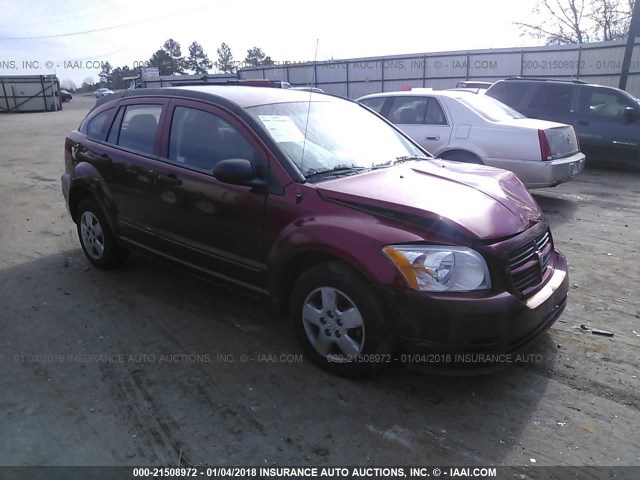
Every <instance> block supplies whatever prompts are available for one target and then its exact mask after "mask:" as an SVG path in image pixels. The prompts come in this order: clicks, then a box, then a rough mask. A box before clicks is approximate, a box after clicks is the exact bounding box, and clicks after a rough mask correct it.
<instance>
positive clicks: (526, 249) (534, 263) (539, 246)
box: [509, 230, 553, 294]
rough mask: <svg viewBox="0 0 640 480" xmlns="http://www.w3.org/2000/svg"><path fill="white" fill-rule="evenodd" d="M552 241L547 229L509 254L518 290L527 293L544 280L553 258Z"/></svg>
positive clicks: (512, 273) (512, 275) (513, 280)
mask: <svg viewBox="0 0 640 480" xmlns="http://www.w3.org/2000/svg"><path fill="white" fill-rule="evenodd" d="M551 243H552V242H551V236H550V235H549V231H548V230H547V231H546V232H544V233H542V234H541V235H539V236H538V237H536V238H535V240H532V241H531V242H530V243H529V244H527V245H524V246H522V247H520V248H518V249H517V250H514V251H513V252H512V253H511V255H509V268H510V270H511V280H512V282H513V286H514V288H515V289H516V290H517V291H518V292H520V293H522V294H526V293H528V291H529V290H531V289H532V288H535V287H536V286H537V285H538V284H540V283H541V282H542V279H543V278H544V274H545V272H546V270H547V267H548V266H549V259H550V258H551V251H552V249H553V246H552V244H551Z"/></svg>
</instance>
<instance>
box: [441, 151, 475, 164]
mask: <svg viewBox="0 0 640 480" xmlns="http://www.w3.org/2000/svg"><path fill="white" fill-rule="evenodd" d="M440 158H443V159H445V160H453V161H454V162H463V163H475V164H477V165H483V163H482V160H480V157H478V156H477V155H475V154H473V153H471V152H464V151H462V150H452V151H450V152H444V153H442V155H440Z"/></svg>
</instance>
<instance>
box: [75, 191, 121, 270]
mask: <svg viewBox="0 0 640 480" xmlns="http://www.w3.org/2000/svg"><path fill="white" fill-rule="evenodd" d="M77 218H78V225H77V227H78V237H79V239H80V245H81V246H82V250H83V251H84V254H85V255H86V257H87V258H88V259H89V261H90V262H91V263H92V264H93V265H95V266H96V267H98V268H102V269H105V270H110V269H114V268H117V267H119V266H120V265H122V263H123V262H124V261H125V260H126V259H127V256H128V253H129V252H128V251H127V250H125V249H124V248H121V247H120V246H119V245H118V244H117V242H116V239H115V237H114V235H113V233H112V232H111V228H110V227H109V223H108V222H107V219H106V217H105V215H104V213H103V212H102V209H101V208H100V205H98V202H96V200H95V199H93V198H87V199H84V200H82V201H81V202H80V205H78V212H77Z"/></svg>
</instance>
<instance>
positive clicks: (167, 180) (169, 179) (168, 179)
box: [157, 173, 182, 186]
mask: <svg viewBox="0 0 640 480" xmlns="http://www.w3.org/2000/svg"><path fill="white" fill-rule="evenodd" d="M157 178H158V182H160V183H164V184H165V185H172V186H176V185H182V180H180V179H179V178H178V177H176V176H175V175H174V174H173V173H169V174H166V175H165V174H164V173H158V174H157Z"/></svg>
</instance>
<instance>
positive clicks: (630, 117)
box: [622, 107, 638, 123]
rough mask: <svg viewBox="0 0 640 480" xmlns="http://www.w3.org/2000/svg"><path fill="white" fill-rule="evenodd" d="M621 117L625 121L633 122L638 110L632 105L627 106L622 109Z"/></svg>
mask: <svg viewBox="0 0 640 480" xmlns="http://www.w3.org/2000/svg"><path fill="white" fill-rule="evenodd" d="M622 118H623V119H624V121H625V122H626V123H632V122H635V121H636V120H637V118H638V112H636V109H635V108H633V107H627V108H625V109H624V110H623V111H622Z"/></svg>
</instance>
